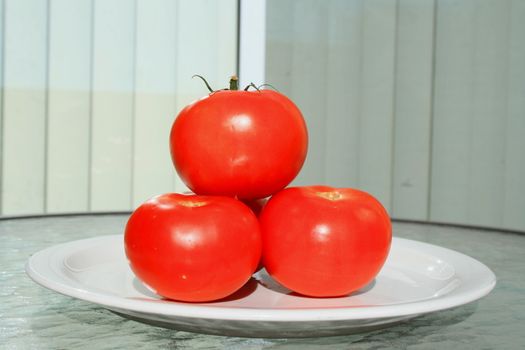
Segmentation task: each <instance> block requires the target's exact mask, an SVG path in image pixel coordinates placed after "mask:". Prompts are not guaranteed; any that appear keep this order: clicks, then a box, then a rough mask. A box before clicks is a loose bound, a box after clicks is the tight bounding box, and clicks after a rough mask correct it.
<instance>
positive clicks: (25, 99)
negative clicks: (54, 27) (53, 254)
mask: <svg viewBox="0 0 525 350" xmlns="http://www.w3.org/2000/svg"><path fill="white" fill-rule="evenodd" d="M47 11H48V9H47V2H46V1H39V0H16V1H15V0H6V3H5V20H6V21H5V33H4V34H5V42H4V45H5V47H4V84H5V86H6V88H5V89H4V105H3V117H4V120H3V127H4V130H3V136H2V142H3V147H2V151H3V159H2V161H3V169H2V170H3V176H2V197H3V198H2V202H3V203H2V204H3V205H2V214H5V215H9V214H20V213H42V212H43V211H44V183H45V181H44V179H45V143H46V92H45V88H46V80H47V79H46V68H47V67H46V66H47V63H46V62H47V45H46V44H47V43H46V35H47Z"/></svg>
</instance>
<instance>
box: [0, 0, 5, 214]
mask: <svg viewBox="0 0 525 350" xmlns="http://www.w3.org/2000/svg"><path fill="white" fill-rule="evenodd" d="M4 14H5V2H4V0H0V215H2V212H3V210H2V207H3V200H4V198H3V197H4V196H3V190H2V186H3V180H2V178H3V175H4V171H3V163H4V162H3V157H4V152H3V149H4V89H5V84H4V46H5V45H4V43H5V40H4V26H5V21H4V19H5V16H4Z"/></svg>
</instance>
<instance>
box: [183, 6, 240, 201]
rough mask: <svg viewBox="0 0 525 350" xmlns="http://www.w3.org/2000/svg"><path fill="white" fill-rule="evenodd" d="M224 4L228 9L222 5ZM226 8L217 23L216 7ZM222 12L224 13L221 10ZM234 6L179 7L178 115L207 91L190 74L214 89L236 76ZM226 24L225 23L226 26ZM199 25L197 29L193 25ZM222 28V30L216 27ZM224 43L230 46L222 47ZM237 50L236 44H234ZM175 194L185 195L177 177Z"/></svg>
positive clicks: (224, 85) (221, 86) (217, 8)
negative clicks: (227, 13) (224, 16)
mask: <svg viewBox="0 0 525 350" xmlns="http://www.w3.org/2000/svg"><path fill="white" fill-rule="evenodd" d="M224 4H227V5H224ZM221 5H222V6H226V7H227V8H228V9H229V11H230V14H229V15H228V16H227V17H226V18H227V20H225V19H221V20H219V19H218V17H217V16H218V15H217V13H218V12H219V6H221ZM221 11H224V10H221ZM236 11H237V10H236V3H235V2H233V1H229V2H224V3H222V2H221V3H220V4H219V3H218V2H217V1H209V0H199V1H192V2H189V1H182V2H180V3H179V15H178V17H177V50H178V51H177V52H178V56H177V82H176V86H177V96H176V108H177V113H178V112H179V111H180V110H182V108H184V106H186V105H187V104H189V103H191V102H193V101H194V100H196V99H198V98H200V97H202V96H204V95H205V94H206V93H207V89H206V88H205V87H204V86H203V84H202V82H201V81H200V80H198V79H192V78H191V76H192V75H193V74H200V75H202V76H204V77H207V78H208V81H209V82H210V84H211V86H212V87H213V88H214V89H219V88H224V87H226V86H227V85H228V80H229V77H230V76H231V75H232V74H233V73H234V72H235V67H236V56H237V52H236V49H235V50H232V45H233V42H236V39H235V38H236V31H237V22H236V20H235V16H233V15H232V14H236ZM225 22H226V23H225ZM195 23H199V25H197V26H196V25H195ZM221 25H225V27H224V28H223V29H221V30H218V26H221ZM225 42H229V44H227V45H225V44H224V43H225ZM234 47H236V43H235V44H234ZM174 187H175V190H176V191H179V192H182V191H186V190H187V187H186V186H185V185H184V183H183V182H182V181H181V180H180V178H179V177H178V176H177V177H176V182H175V186H174Z"/></svg>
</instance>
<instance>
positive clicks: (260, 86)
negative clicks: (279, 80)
mask: <svg viewBox="0 0 525 350" xmlns="http://www.w3.org/2000/svg"><path fill="white" fill-rule="evenodd" d="M263 86H269V87H271V88H272V89H274V90H275V91H277V92H279V90H277V88H276V87H275V86H273V85H270V84H261V85H259V86H258V88H259V89H260V88H262V87H263Z"/></svg>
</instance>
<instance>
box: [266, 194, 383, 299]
mask: <svg viewBox="0 0 525 350" xmlns="http://www.w3.org/2000/svg"><path fill="white" fill-rule="evenodd" d="M259 221H260V223H261V231H262V235H263V236H262V237H263V261H264V266H265V268H266V270H267V271H268V273H269V274H270V275H271V276H272V277H273V278H274V279H275V280H277V281H278V282H279V283H281V284H282V285H284V286H285V287H287V288H288V289H291V290H293V291H295V292H297V293H300V294H304V295H308V296H314V297H334V296H342V295H346V294H349V293H351V292H353V291H356V290H358V289H359V288H361V287H363V286H365V285H366V284H368V283H369V282H371V281H372V280H373V278H374V277H375V276H376V275H377V274H378V273H379V270H380V269H381V267H382V266H383V264H384V262H385V260H386V258H387V255H388V252H389V249H390V242H391V239H392V233H391V224H390V219H389V216H388V214H387V212H386V210H385V209H384V208H383V206H382V205H381V204H380V203H379V202H378V201H377V200H376V199H375V198H374V197H372V196H371V195H369V194H367V193H365V192H362V191H359V190H356V189H350V188H332V187H327V186H311V187H295V188H287V189H285V190H283V191H281V192H279V193H277V194H276V195H274V196H273V197H272V198H271V199H270V201H269V202H268V204H266V206H265V207H264V209H263V211H262V213H261V215H260V216H259Z"/></svg>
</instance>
